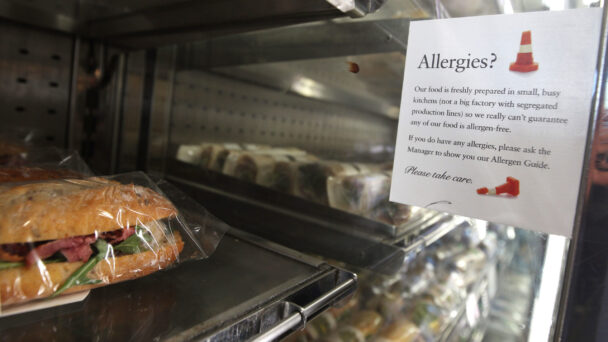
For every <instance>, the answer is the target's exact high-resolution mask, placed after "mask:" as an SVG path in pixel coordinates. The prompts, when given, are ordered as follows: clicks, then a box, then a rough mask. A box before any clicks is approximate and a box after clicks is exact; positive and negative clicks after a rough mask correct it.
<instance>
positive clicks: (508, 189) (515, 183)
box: [477, 177, 519, 197]
mask: <svg viewBox="0 0 608 342" xmlns="http://www.w3.org/2000/svg"><path fill="white" fill-rule="evenodd" d="M477 193H478V194H480V195H500V194H509V195H511V196H513V197H515V196H517V195H519V180H517V179H515V178H513V177H507V182H506V183H505V184H502V185H499V186H497V187H495V188H494V189H488V188H479V189H477Z"/></svg>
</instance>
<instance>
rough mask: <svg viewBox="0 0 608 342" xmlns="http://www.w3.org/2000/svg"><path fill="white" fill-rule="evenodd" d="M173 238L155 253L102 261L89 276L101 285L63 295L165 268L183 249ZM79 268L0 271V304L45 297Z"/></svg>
mask: <svg viewBox="0 0 608 342" xmlns="http://www.w3.org/2000/svg"><path fill="white" fill-rule="evenodd" d="M173 237H174V242H171V243H165V244H163V245H161V246H160V248H158V249H155V250H149V251H146V252H143V253H137V254H129V255H122V256H118V257H114V258H108V259H106V260H102V261H101V262H99V263H98V264H97V265H96V266H95V268H93V270H91V272H89V273H88V277H89V278H90V279H99V280H101V281H102V282H101V283H99V284H93V285H81V286H73V287H71V288H69V289H67V290H66V291H65V292H64V293H72V292H78V291H83V290H88V289H92V288H95V287H100V286H105V285H108V284H113V283H118V282H121V281H125V280H129V279H134V278H139V277H143V276H146V275H148V274H150V273H153V272H156V271H158V270H161V269H164V268H166V267H167V266H169V265H171V264H172V263H174V262H175V261H176V260H177V258H178V255H179V254H180V253H181V251H182V249H183V248H184V242H183V241H182V239H181V236H180V234H179V232H173ZM82 265H83V262H60V263H52V264H47V265H45V266H44V268H42V267H39V266H37V265H32V266H31V267H27V266H23V267H16V268H9V269H6V270H0V303H1V304H2V305H10V304H16V303H22V302H26V301H30V300H33V299H38V298H44V297H48V296H50V295H51V294H53V292H55V290H57V288H59V286H61V285H62V284H63V283H64V282H65V281H66V280H67V279H68V278H69V276H70V275H71V274H72V273H74V271H76V270H77V269H78V268H79V267H80V266H82Z"/></svg>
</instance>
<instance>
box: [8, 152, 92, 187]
mask: <svg viewBox="0 0 608 342" xmlns="http://www.w3.org/2000/svg"><path fill="white" fill-rule="evenodd" d="M91 176H93V172H92V171H91V169H89V167H88V165H87V164H86V163H85V162H84V161H83V160H82V159H81V158H80V156H79V155H78V153H77V152H75V151H66V150H62V149H59V148H55V147H41V148H40V147H33V148H30V149H28V150H27V152H24V153H23V155H22V156H21V158H20V159H19V162H14V163H11V164H5V165H0V183H7V182H28V181H39V180H47V179H62V178H85V177H91Z"/></svg>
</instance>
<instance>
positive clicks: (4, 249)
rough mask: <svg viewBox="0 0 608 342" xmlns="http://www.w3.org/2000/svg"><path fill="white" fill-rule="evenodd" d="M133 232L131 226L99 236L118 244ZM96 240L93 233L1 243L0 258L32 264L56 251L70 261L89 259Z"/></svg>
mask: <svg viewBox="0 0 608 342" xmlns="http://www.w3.org/2000/svg"><path fill="white" fill-rule="evenodd" d="M133 234H135V228H133V227H129V228H125V229H117V230H114V231H111V232H105V233H101V234H100V235H99V238H101V239H104V240H106V241H107V242H108V243H109V244H117V243H120V242H122V241H124V240H126V239H127V238H128V237H129V236H131V235H133ZM95 241H97V236H96V235H95V234H91V235H84V236H74V237H69V238H65V239H60V240H53V241H47V242H42V243H38V244H27V243H12V244H3V245H0V260H2V261H22V260H25V263H26V264H27V265H32V264H35V263H36V262H37V261H38V260H44V259H46V258H48V257H50V256H52V255H54V254H55V253H57V252H60V253H61V254H62V255H63V256H64V257H65V258H66V259H67V261H68V262H75V261H87V260H89V258H90V257H91V254H93V250H92V249H91V244H92V243H94V242H95Z"/></svg>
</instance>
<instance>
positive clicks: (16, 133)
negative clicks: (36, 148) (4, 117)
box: [0, 125, 41, 166]
mask: <svg viewBox="0 0 608 342" xmlns="http://www.w3.org/2000/svg"><path fill="white" fill-rule="evenodd" d="M40 135H41V134H40V132H39V131H38V130H35V129H30V128H26V127H15V126H7V125H2V127H0V166H2V165H13V164H18V163H20V162H21V161H22V160H23V158H24V157H25V155H26V153H27V151H28V149H29V147H31V146H32V145H33V144H34V143H35V142H36V140H39V136H40Z"/></svg>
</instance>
